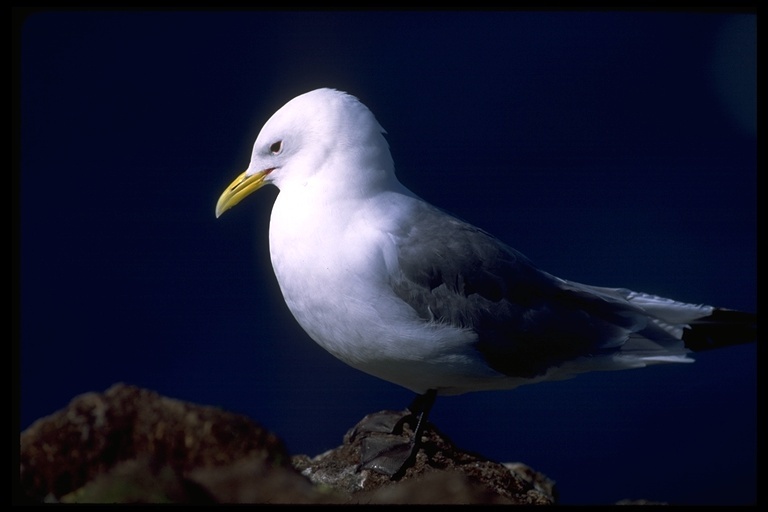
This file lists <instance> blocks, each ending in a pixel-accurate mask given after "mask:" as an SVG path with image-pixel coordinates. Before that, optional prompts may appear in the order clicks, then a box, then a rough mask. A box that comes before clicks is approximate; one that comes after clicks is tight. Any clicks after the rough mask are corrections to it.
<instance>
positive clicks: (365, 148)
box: [216, 89, 395, 217]
mask: <svg viewBox="0 0 768 512" xmlns="http://www.w3.org/2000/svg"><path fill="white" fill-rule="evenodd" d="M383 133H384V130H383V128H382V127H381V126H380V125H379V123H378V122H377V121H376V118H375V117H374V116H373V114H372V113H371V111H370V110H368V108H367V107H366V106H365V105H363V104H362V103H360V101H359V100H358V99H357V98H355V97H354V96H351V95H349V94H347V93H344V92H341V91H337V90H335V89H316V90H314V91H310V92H308V93H305V94H302V95H300V96H297V97H295V98H294V99H292V100H291V101H289V102H288V103H286V104H285V105H284V106H283V107H282V108H281V109H280V110H278V111H277V112H275V114H274V115H272V117H271V118H270V119H269V120H268V121H267V122H266V124H264V127H263V128H262V129H261V132H260V133H259V136H258V137H257V138H256V142H255V143H254V145H253V153H252V155H251V163H250V165H249V166H248V169H247V170H246V171H245V172H244V173H242V174H241V175H240V176H238V178H237V179H235V181H233V182H232V184H231V185H230V186H229V187H227V189H226V190H225V191H224V193H223V194H222V195H221V197H220V198H219V202H218V204H217V205H216V216H217V217H218V216H219V215H221V214H222V213H223V212H224V211H226V210H227V209H229V208H231V207H232V206H234V205H236V204H237V203H239V202H240V201H241V200H242V199H243V198H245V197H246V196H247V195H249V194H251V193H252V192H255V191H256V190H258V189H259V188H261V187H262V186H264V185H266V184H269V183H272V184H274V185H276V186H277V187H278V188H280V189H281V191H290V189H291V188H292V187H304V186H307V185H308V184H309V183H311V182H313V181H318V182H322V183H323V186H324V188H325V190H326V191H327V192H328V193H332V191H335V192H336V193H340V194H344V193H348V194H355V193H365V192H367V191H370V190H371V189H373V188H376V187H377V186H379V185H381V184H382V183H388V182H391V181H392V180H395V178H394V165H393V163H392V157H391V155H390V152H389V145H388V144H387V141H386V140H385V139H384V135H383Z"/></svg>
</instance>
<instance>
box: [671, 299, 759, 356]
mask: <svg viewBox="0 0 768 512" xmlns="http://www.w3.org/2000/svg"><path fill="white" fill-rule="evenodd" d="M683 341H684V342H685V346H686V347H687V348H689V349H691V350H693V351H695V352H700V351H702V350H711V349H715V348H721V347H729V346H732V345H742V344H745V343H753V342H755V341H757V315H756V314H754V313H745V312H743V311H735V310H732V309H715V310H714V311H713V312H712V314H711V315H709V316H707V317H704V318H701V319H699V320H696V321H695V322H693V323H692V324H691V325H690V328H688V329H685V331H683Z"/></svg>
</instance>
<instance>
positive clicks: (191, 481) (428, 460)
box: [14, 384, 556, 505]
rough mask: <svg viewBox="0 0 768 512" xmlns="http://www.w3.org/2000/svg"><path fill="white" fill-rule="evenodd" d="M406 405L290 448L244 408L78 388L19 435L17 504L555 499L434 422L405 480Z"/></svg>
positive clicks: (540, 484) (531, 478) (539, 478)
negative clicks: (240, 411)
mask: <svg viewBox="0 0 768 512" xmlns="http://www.w3.org/2000/svg"><path fill="white" fill-rule="evenodd" d="M406 414H407V411H396V412H395V411H382V412H379V413H375V414H371V415H368V416H366V417H365V418H363V419H362V420H361V421H360V422H359V423H358V424H357V425H355V426H354V427H353V428H351V429H350V430H349V432H347V434H346V435H345V436H344V439H343V443H342V444H341V445H340V446H339V447H337V448H335V449H333V450H330V451H328V452H326V453H323V454H321V455H318V456H315V457H309V456H307V455H296V456H293V457H291V456H290V455H289V454H288V452H287V451H286V449H285V446H284V444H283V442H282V441H281V440H280V439H279V437H277V436H276V435H275V434H273V433H271V432H269V431H267V430H265V429H264V428H263V427H261V426H260V425H259V424H258V423H256V422H254V421H252V420H250V419H248V418H246V417H245V416H241V415H237V414H232V413H229V412H226V411H223V410H221V409H218V408H215V407H207V406H201V405H195V404H191V403H186V402H182V401H179V400H174V399H171V398H166V397H163V396H160V395H158V394H157V393H154V392H152V391H148V390H145V389H140V388H137V387H133V386H128V385H124V384H116V385H114V386H112V387H111V388H110V389H108V390H107V391H106V392H104V393H88V394H85V395H81V396H79V397H76V398H75V399H74V400H72V402H71V403H70V404H69V405H68V406H67V407H66V408H65V409H63V410H61V411H59V412H56V413H54V414H52V415H50V416H47V417H45V418H41V419H40V420H38V421H37V422H35V423H34V424H33V425H31V426H30V427H29V428H28V429H26V430H25V431H24V432H22V433H21V436H20V451H19V457H20V473H19V486H18V489H17V490H16V494H15V495H14V502H22V503H24V502H26V503H30V502H32V503H34V502H67V503H188V504H194V503H199V504H209V503H300V504H309V503H326V504H328V503H337V504H342V503H349V504H359V503H376V504H386V503H393V504H408V503H413V504H419V503H423V504H430V503H435V504H437V503H439V504H459V503H464V504H468V503H476V504H484V503H487V504H495V503H498V504H543V505H548V504H554V503H556V492H555V488H554V484H553V482H552V481H550V480H549V479H548V478H546V477H545V476H544V475H542V474H540V473H537V472H536V471H533V470H532V469H530V468H528V467H527V466H525V465H523V464H499V463H497V462H493V461H490V460H488V459H485V458H483V457H481V456H479V455H476V454H472V453H468V452H465V451H462V450H460V449H458V448H457V447H456V446H455V445H454V444H453V443H452V442H451V441H450V440H449V439H448V438H447V437H446V436H444V435H443V434H442V433H440V432H439V431H438V430H437V429H435V428H434V426H432V425H428V426H427V429H426V430H425V432H424V436H423V438H422V445H421V449H420V450H419V452H418V455H417V457H416V459H415V462H414V463H413V465H412V466H411V467H409V468H408V470H407V471H406V472H405V474H404V475H403V476H402V478H400V479H399V480H397V481H393V480H392V479H390V477H389V476H388V475H387V474H384V473H386V472H390V473H391V471H387V470H388V469H391V468H387V467H386V466H387V465H388V464H389V463H388V459H387V457H375V456H372V455H371V454H376V453H387V451H388V450H390V449H392V450H394V451H397V450H398V449H399V448H400V447H407V443H408V442H409V441H410V439H411V436H412V431H411V430H410V429H409V425H408V424H407V423H406V424H405V427H404V428H403V429H402V433H401V434H398V435H396V434H393V433H392V431H393V427H394V425H396V424H398V422H400V420H401V419H402V418H403V417H404V416H405V415H406Z"/></svg>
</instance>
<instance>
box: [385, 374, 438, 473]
mask: <svg viewBox="0 0 768 512" xmlns="http://www.w3.org/2000/svg"><path fill="white" fill-rule="evenodd" d="M436 398H437V391H436V390H434V389H430V390H428V391H427V392H426V393H424V394H423V395H419V396H417V397H416V398H414V399H413V402H411V405H410V406H408V409H410V411H411V414H413V415H415V416H416V428H415V429H414V432H413V438H412V439H411V449H410V455H408V458H407V459H405V461H404V462H403V465H402V466H400V469H398V470H397V472H395V474H394V475H392V477H391V479H392V480H400V479H401V478H402V477H403V476H404V475H405V471H406V470H407V469H408V468H409V467H411V466H412V465H413V463H414V462H416V455H417V454H418V453H419V445H420V444H421V436H423V435H424V428H425V427H426V426H427V420H428V419H429V412H430V411H431V410H432V406H433V405H435V399H436ZM395 428H397V426H395ZM400 428H401V429H402V426H400Z"/></svg>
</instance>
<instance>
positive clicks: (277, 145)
mask: <svg viewBox="0 0 768 512" xmlns="http://www.w3.org/2000/svg"><path fill="white" fill-rule="evenodd" d="M282 149H283V141H281V140H279V141H277V142H273V143H272V145H271V146H269V151H270V153H272V154H273V155H276V154H278V153H279V152H280V151H282Z"/></svg>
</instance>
